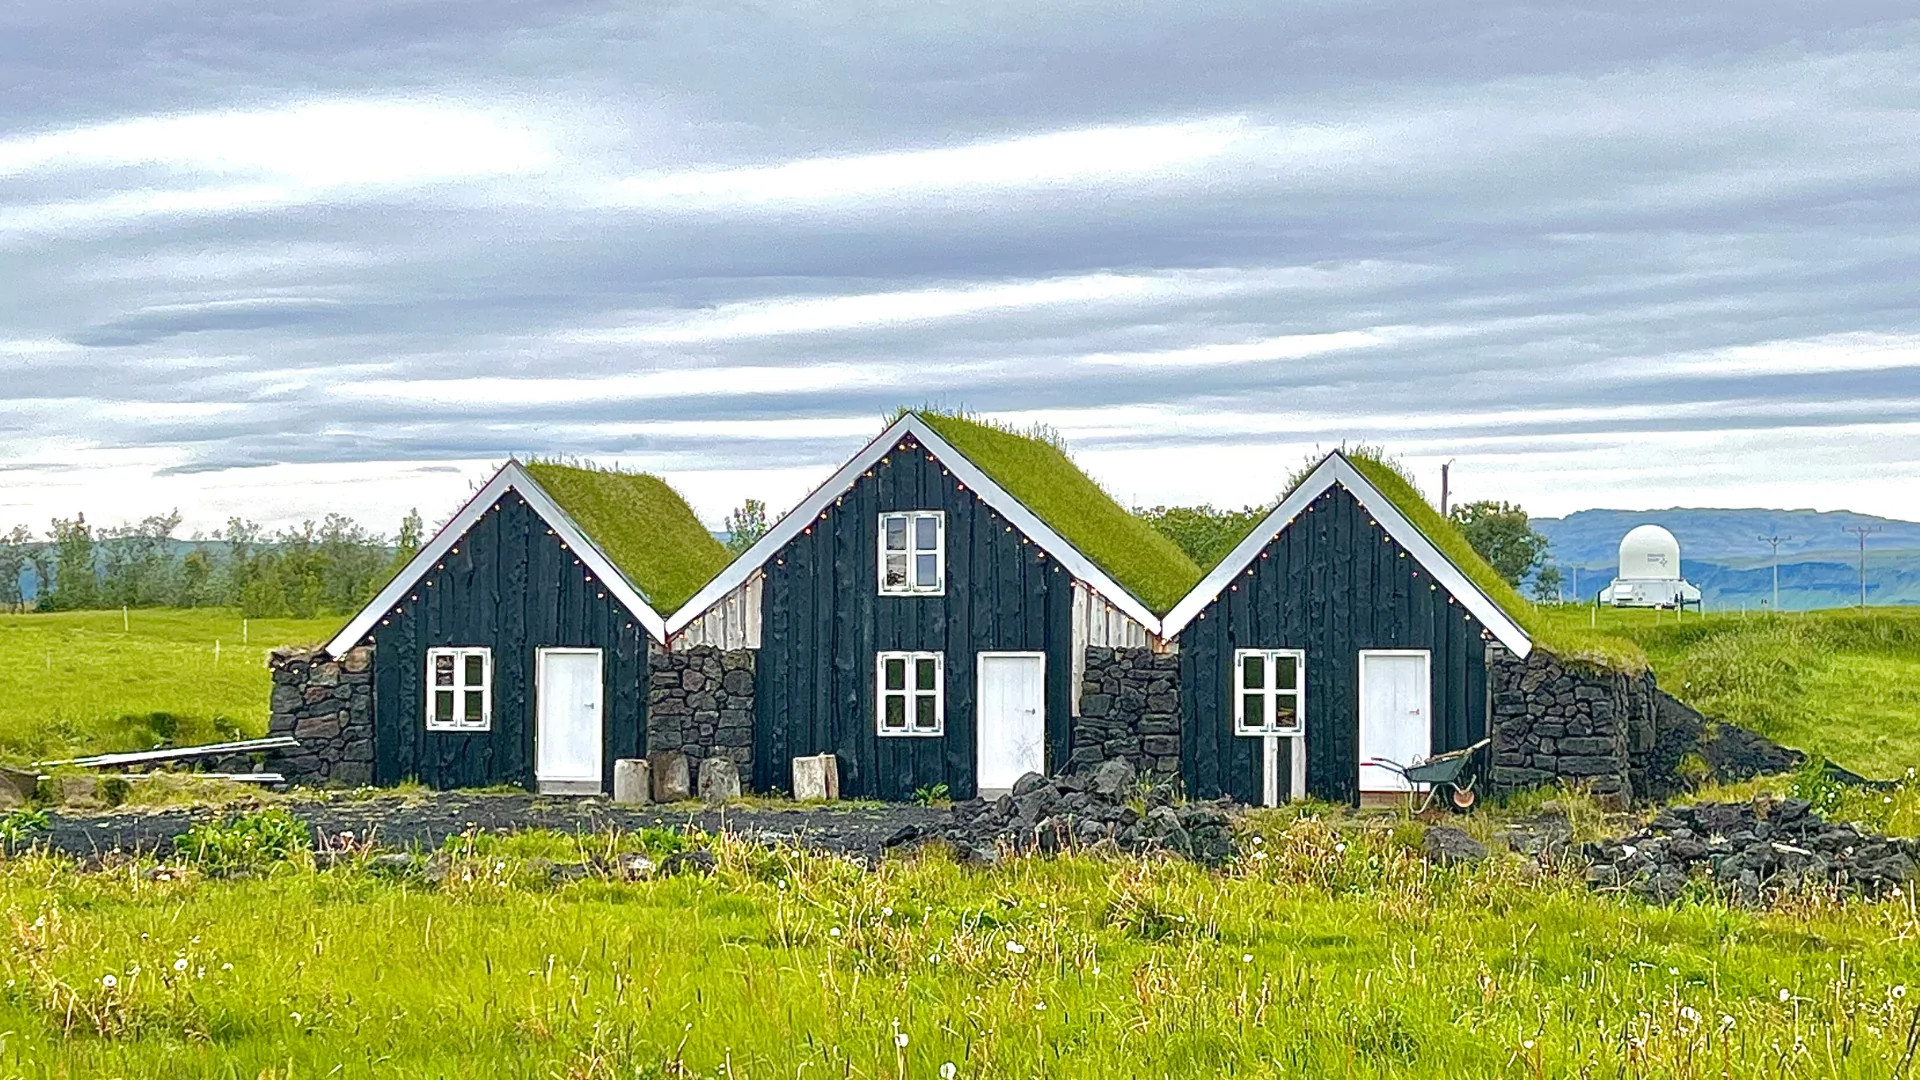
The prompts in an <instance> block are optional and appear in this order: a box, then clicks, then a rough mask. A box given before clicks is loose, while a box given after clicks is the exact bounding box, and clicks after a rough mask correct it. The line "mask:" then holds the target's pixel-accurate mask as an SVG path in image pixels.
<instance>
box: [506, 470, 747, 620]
mask: <svg viewBox="0 0 1920 1080" xmlns="http://www.w3.org/2000/svg"><path fill="white" fill-rule="evenodd" d="M526 469H527V472H528V474H529V475H531V476H532V477H533V479H534V481H535V482H536V483H538V484H539V485H540V486H541V487H542V488H544V489H545V490H546V492H547V494H548V495H550V496H552V497H553V501H554V502H556V503H559V504H560V508H561V509H562V510H565V511H566V512H567V516H568V517H571V518H572V519H573V521H574V524H576V525H578V526H579V527H580V530H581V531H582V532H584V533H586V534H587V537H588V538H589V539H591V540H592V541H593V542H594V543H595V544H597V545H599V548H600V550H601V551H603V552H605V553H606V556H607V558H609V559H612V560H613V564H614V565H615V566H617V567H619V568H620V572H621V573H622V574H625V575H626V576H627V580H628V581H630V582H632V583H633V587H634V588H636V589H638V590H640V595H642V596H644V597H646V598H647V602H648V603H649V604H652V605H653V607H654V610H656V611H660V612H669V611H672V610H674V609H675V608H678V607H679V606H680V605H682V604H684V603H686V602H687V601H688V600H689V599H691V598H692V596H693V594H694V593H696V592H698V591H699V590H700V587H701V586H702V585H705V584H706V583H707V582H708V581H709V580H711V579H712V578H713V576H714V575H715V574H718V573H719V572H720V571H721V570H723V569H725V568H726V565H727V563H729V562H731V561H732V559H733V556H732V554H731V553H729V552H728V551H727V549H726V547H725V546H724V545H722V544H721V543H720V541H718V540H716V539H714V538H713V534H712V533H710V532H708V531H707V527H706V526H705V525H702V524H701V523H700V519H699V518H698V517H696V516H695V515H694V512H693V508H692V507H691V506H688V505H687V501H686V500H685V499H683V498H681V497H680V493H679V492H677V491H675V490H673V488H672V486H670V485H669V484H668V483H667V482H666V481H665V480H662V479H660V478H659V477H657V476H651V475H649V474H647V473H629V472H617V471H613V470H608V469H593V468H582V467H580V466H577V465H564V464H561V463H559V462H552V461H534V462H530V463H528V464H527V466H526Z"/></svg>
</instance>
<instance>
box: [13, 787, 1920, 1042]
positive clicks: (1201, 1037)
mask: <svg viewBox="0 0 1920 1080" xmlns="http://www.w3.org/2000/svg"><path fill="white" fill-rule="evenodd" d="M1901 798H1902V800H1910V796H1908V795H1907V794H1906V793H1902V795H1901ZM1905 812H1906V813H1907V816H1908V817H1909V818H1910V817H1911V811H1910V808H1909V809H1908V810H1907V811H1905ZM1256 828H1257V829H1258V830H1259V833H1260V837H1261V838H1260V840H1259V841H1258V842H1253V841H1251V840H1250V841H1249V842H1248V844H1247V850H1250V851H1253V852H1255V854H1254V855H1252V856H1249V857H1245V858H1243V859H1242V860H1241V861H1240V862H1238V863H1237V864H1235V865H1233V866H1231V867H1229V868H1227V869H1225V870H1224V871H1208V870H1203V869H1200V868H1197V867H1194V866H1191V865H1188V864H1184V863H1178V862H1169V861H1159V860H1148V859H1133V858H1112V859H1102V858H1095V857H1086V856H1082V857H1072V858H1062V859H1013V860H1010V861H1008V862H1006V863H1004V864H1002V865H1000V866H998V867H995V868H992V869H987V870H973V869H963V868H960V867H956V866H954V865H952V864H951V863H949V862H947V861H946V860H944V859H943V858H942V857H940V856H938V855H926V856H923V857H915V858H910V859H906V860H899V861H892V862H888V863H886V864H883V865H882V866H881V867H880V868H879V869H878V870H877V871H867V870H864V869H861V868H859V867H857V866H855V865H853V864H851V863H848V862H846V861H844V860H841V859H838V858H833V857H827V856H818V855H808V854H803V853H797V852H791V851H768V850H764V849H757V848H752V847H747V846H745V845H741V844H737V843H730V842H718V843H716V844H715V851H716V853H717V854H718V856H719V860H720V866H719V870H718V872H717V873H715V874H714V875H713V876H712V877H708V878H699V877H691V876H683V877H676V878H671V879H664V880H654V881H642V882H633V883H625V882H619V881H615V880H608V879H604V878H596V879H588V880H582V881H576V882H573V883H570V884H565V885H559V886H555V885H552V884H549V883H548V882H547V880H546V876H545V874H544V873H542V872H541V871H540V867H539V865H538V864H535V863H532V862H530V861H528V860H529V859H531V858H533V857H543V858H550V859H554V860H556V861H572V860H578V859H580V858H581V857H582V855H583V854H588V853H593V854H602V855H604V854H606V853H607V852H608V851H610V850H612V849H614V848H623V849H632V848H648V847H651V848H652V850H653V851H654V853H655V854H656V855H657V854H660V845H661V844H662V843H671V842H672V838H663V837H660V836H651V837H649V836H625V837H611V836H609V837H597V838H595V837H590V838H586V839H585V840H580V839H576V838H568V837H559V836H554V835H552V834H526V835H521V836H518V837H513V838H508V839H492V838H480V839H479V840H477V841H467V842H464V843H456V844H455V845H454V848H455V850H454V854H453V857H452V860H451V862H450V863H449V864H448V865H447V867H446V873H445V876H444V879H443V880H442V881H441V882H440V883H439V884H431V883H429V882H428V881H426V880H423V879H421V878H417V877H416V878H402V879H397V880H396V879H392V878H386V877H382V876H380V875H378V874H376V873H373V872H371V871H370V870H368V869H362V868H354V867H336V868H335V869H333V870H329V871H324V872H318V871H315V870H313V869H311V868H310V866H309V865H306V864H305V863H303V862H302V861H301V860H300V859H298V858H296V860H295V861H294V862H292V863H283V864H279V866H278V868H277V870H274V871H272V872H261V873H259V874H257V875H256V876H254V877H250V878H243V879H239V880H231V879H225V880H223V879H214V878H209V877H207V876H205V875H204V874H203V873H202V872H200V871H199V870H197V869H195V868H192V867H189V868H187V869H186V870H185V871H184V872H180V873H177V874H173V875H169V876H168V879H162V880H156V879H155V877H154V875H152V874H150V873H146V872H143V870H142V868H141V867H140V866H137V865H136V866H129V867H126V868H123V869H120V870H117V871H109V872H101V873H87V874H82V873H77V872H75V871H74V870H73V869H72V868H71V866H69V865H67V864H63V863H58V862H55V861H52V860H47V859H39V858H26V859H16V860H12V861H8V862H4V863H0V913H3V914H4V921H5V927H6V928H5V930H4V931H0V933H4V935H5V937H6V947H5V949H4V950H3V951H0V980H4V990H0V1067H4V1069H5V1070H6V1075H9V1076H20V1077H77V1076H89V1077H90V1076H117V1077H162V1076H165V1077H202V1076H204V1077H275V1078H293V1077H309V1076H311V1077H323V1076H335V1075H337V1076H348V1077H374V1076H380V1077H385V1076H407V1077H455V1076H458V1077H461V1078H463V1080H483V1078H491V1077H502V1078H505V1077H513V1078H516V1080H518V1078H524V1077H569V1078H607V1080H612V1078H616V1077H617V1078H636V1077H691V1076H702V1077H706V1076H713V1077H794V1076H799V1077H807V1076H823V1077H824V1076H835V1077H894V1078H905V1077H925V1078H932V1077H947V1076H953V1077H1030V1076H1054V1077H1102V1078H1107V1077H1116V1076H1153V1077H1159V1076H1170V1077H1186V1076H1216V1075H1233V1076H1342V1077H1423V1078H1427V1077H1489V1076H1492V1077H1516V1078H1519V1077H1545V1076H1584V1077H1628V1076H1632V1077H1648V1076H1656V1077H1672V1078H1693V1077H1701V1078H1705V1077H1721V1076H1753V1077H1761V1076H1766V1077H1808V1078H1812V1077H1822V1078H1830V1077H1862V1078H1864V1077H1874V1078H1884V1077H1890V1076H1899V1075H1902V1073H1903V1071H1904V1069H1905V1068H1906V1067H1907V1066H1908V1064H1910V1063H1909V1062H1907V1061H1906V1059H1907V1057H1908V1047H1909V1039H1910V1036H1911V1033H1912V1031H1913V1030H1914V1025H1915V1024H1916V1023H1917V1022H1920V1020H1917V1019H1916V1017H1920V917H1917V916H1916V911H1915V908H1914V905H1913V902H1912V899H1911V897H1906V898H1901V899H1898V900H1888V901H1882V902H1876V903H1863V902H1855V903H1844V904H1842V903H1837V902H1835V901H1831V900H1825V899H1820V898H1803V899H1797V900H1793V901H1789V902H1786V903H1785V904H1784V905H1783V906H1780V907H1777V908H1775V909H1774V910H1770V911H1763V912H1748V911H1739V910H1732V909H1728V908H1726V907H1724V906H1722V905H1720V904H1719V903H1717V902H1714V901H1712V900H1708V899H1701V900H1698V901H1695V902H1689V903H1685V904H1682V905H1680V906H1678V907H1675V908H1671V909H1661V908H1651V907H1647V906H1645V905H1643V904H1640V903H1638V902H1635V901H1631V900H1626V899H1620V898H1615V897H1606V896H1595V895H1592V894H1590V893H1588V892H1587V891H1586V889H1585V888H1584V887H1583V886H1582V885H1581V884H1580V881H1579V877H1578V874H1577V872H1575V871H1572V870H1567V871H1560V870H1542V869H1539V868H1537V867H1535V866H1533V865H1532V864H1531V863H1528V862H1525V861H1522V860H1521V859H1520V858H1519V857H1517V856H1507V857H1503V858H1501V859H1498V860H1496V861H1494V862H1492V863H1489V864H1486V865H1483V866H1481V867H1477V868H1471V869H1465V868H1463V869H1434V868H1431V867H1429V866H1428V865H1427V864H1426V863H1425V862H1424V860H1422V859H1421V858H1420V857H1419V856H1418V855H1417V854H1416V853H1414V852H1413V850H1412V849H1411V847H1410V844H1411V843H1412V842H1413V841H1414V836H1415V832H1414V830H1415V829H1416V827H1415V826H1412V825H1409V824H1406V823H1401V824H1398V825H1392V824H1383V825H1381V826H1378V827H1372V828H1367V827H1356V826H1354V825H1352V824H1351V823H1349V824H1347V825H1345V826H1343V827H1335V826H1334V825H1333V824H1331V823H1329V822H1327V821H1322V820H1315V819H1312V818H1292V817H1289V816H1285V815H1283V814H1280V813H1270V814H1267V815H1265V816H1263V817H1262V818H1260V819H1259V821H1258V824H1257V825H1256ZM583 848H584V849H589V850H588V851H583V850H582V849H583ZM1908 987H1913V989H1914V990H1915V993H1913V994H1912V995H1911V996H1909V995H1908V992H1907V989H1908ZM949 1063H951V1066H950V1068H949Z"/></svg>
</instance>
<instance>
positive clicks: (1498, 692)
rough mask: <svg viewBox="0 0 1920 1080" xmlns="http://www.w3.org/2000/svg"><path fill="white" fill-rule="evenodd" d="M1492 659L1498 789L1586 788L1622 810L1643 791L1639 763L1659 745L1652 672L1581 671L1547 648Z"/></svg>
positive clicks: (1503, 653) (1492, 652) (1502, 653)
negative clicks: (1555, 784) (1636, 770)
mask: <svg viewBox="0 0 1920 1080" xmlns="http://www.w3.org/2000/svg"><path fill="white" fill-rule="evenodd" d="M1489 654H1490V656H1489V659H1490V662H1491V671H1490V673H1489V678H1490V679H1491V681H1492V684H1493V685H1492V690H1493V694H1492V699H1493V717H1492V735H1493V776H1492V780H1493V784H1494V786H1495V788H1497V789H1499V790H1503V791H1514V790H1519V789H1522V788H1528V787H1535V786H1538V785H1541V784H1547V783H1552V782H1555V781H1565V782H1573V783H1580V784H1584V785H1587V786H1588V787H1589V788H1590V790H1592V791H1593V793H1594V794H1595V795H1597V796H1599V797H1601V798H1602V799H1603V800H1606V801H1608V802H1611V803H1614V804H1615V805H1618V806H1621V807H1625V806H1626V804H1627V803H1628V802H1629V801H1630V800H1631V799H1632V798H1633V796H1634V793H1635V790H1636V787H1638V788H1639V789H1641V790H1644V789H1645V786H1646V780H1645V776H1644V774H1643V775H1642V776H1641V777H1640V783H1639V784H1638V785H1636V783H1635V776H1634V762H1635V759H1636V757H1638V758H1640V759H1641V760H1642V761H1644V760H1645V758H1646V755H1648V753H1649V752H1650V751H1652V749H1653V747H1654V734H1655V728H1654V714H1653V702H1654V696H1653V695H1654V686H1653V676H1652V675H1651V674H1650V673H1644V672H1643V673H1641V674H1639V675H1626V674H1623V673H1620V672H1612V671H1596V670H1590V669H1587V668H1584V667H1575V666H1571V665H1568V664H1567V663H1565V662H1564V661H1562V660H1561V659H1560V658H1558V657H1556V656H1554V655H1553V654H1551V653H1549V652H1547V651H1546V650H1544V649H1535V650H1533V652H1531V653H1530V654H1528V656H1527V657H1526V658H1525V659H1524V660H1523V659H1520V658H1519V657H1516V656H1514V655H1513V654H1512V653H1510V652H1507V651H1506V650H1504V649H1498V650H1497V651H1496V650H1495V649H1494V648H1492V647H1490V648H1489Z"/></svg>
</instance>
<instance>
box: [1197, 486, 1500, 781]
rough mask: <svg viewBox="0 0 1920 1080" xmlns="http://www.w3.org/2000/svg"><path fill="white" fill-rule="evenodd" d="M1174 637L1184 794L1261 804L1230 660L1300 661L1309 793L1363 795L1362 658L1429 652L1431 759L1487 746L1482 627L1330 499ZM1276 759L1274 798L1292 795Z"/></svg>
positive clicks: (1357, 511) (1346, 495) (1333, 495)
mask: <svg viewBox="0 0 1920 1080" xmlns="http://www.w3.org/2000/svg"><path fill="white" fill-rule="evenodd" d="M1247 569H1248V570H1250V571H1251V574H1248V573H1245V572H1243V573H1241V574H1239V575H1238V576H1236V577H1235V578H1234V583H1233V588H1231V589H1229V590H1227V591H1223V592H1222V593H1221V595H1220V596H1218V597H1216V598H1215V599H1214V601H1213V602H1212V603H1211V604H1209V605H1208V606H1207V607H1206V609H1205V611H1204V612H1203V614H1202V616H1201V617H1199V618H1197V619H1195V620H1194V621H1193V622H1192V623H1189V624H1188V625H1187V626H1186V628H1185V629H1183V630H1182V631H1181V632H1180V639H1179V642H1180V696H1181V702H1180V704H1181V711H1182V714H1183V715H1184V717H1185V722H1184V723H1183V725H1182V734H1181V741H1182V746H1181V761H1182V771H1183V774H1184V777H1183V778H1184V780H1185V783H1186V787H1187V791H1188V792H1189V793H1190V794H1192V795H1194V796H1197V797H1200V798H1213V797H1215V796H1218V795H1223V794H1225V795H1232V796H1233V797H1234V798H1236V799H1239V800H1241V801H1243V802H1248V803H1254V804H1258V803H1259V801H1260V798H1261V756H1260V755H1261V744H1262V742H1263V741H1264V740H1262V739H1258V738H1249V737H1243V736H1238V735H1235V734H1234V733H1233V697H1232V694H1233V676H1234V672H1233V653H1234V650H1235V649H1303V650H1305V651H1306V654H1307V684H1306V685H1307V791H1308V793H1309V794H1311V795H1313V796H1316V797H1319V798H1325V799H1333V800H1344V801H1352V800H1354V799H1356V798H1358V794H1359V769H1360V761H1359V749H1358V743H1359V731H1360V720H1359V716H1360V699H1359V678H1360V655H1359V654H1360V650H1362V649H1428V650H1431V651H1432V654H1433V663H1432V673H1433V709H1432V722H1433V732H1432V734H1433V749H1434V752H1435V753H1439V752H1440V751H1443V750H1451V749H1457V748H1459V747H1463V746H1469V745H1472V744H1473V743H1474V742H1477V741H1479V740H1480V739H1481V738H1482V737H1484V736H1485V734H1486V725H1487V677H1486V641H1485V639H1484V638H1483V637H1482V636H1481V630H1482V628H1481V626H1480V623H1479V621H1478V620H1475V619H1471V618H1469V617H1467V613H1466V609H1465V608H1463V607H1462V606H1461V605H1460V604H1459V603H1458V602H1457V601H1456V600H1455V599H1454V597H1453V596H1452V594H1451V593H1450V592H1449V591H1448V590H1447V589H1446V588H1445V587H1444V586H1441V585H1439V584H1438V583H1437V582H1436V581H1435V580H1434V579H1433V577H1432V576H1431V575H1430V574H1428V573H1427V571H1426V570H1425V569H1423V568H1422V567H1421V566H1420V564H1419V563H1418V562H1416V561H1415V560H1414V558H1413V557H1412V556H1411V555H1408V554H1406V553H1405V550H1404V549H1403V548H1401V547H1400V545H1398V544H1396V543H1394V542H1393V541H1392V539H1391V538H1390V537H1389V536H1388V535H1387V533H1386V530H1384V529H1382V528H1381V527H1380V526H1379V525H1378V524H1377V523H1375V522H1374V520H1373V518H1372V516H1371V515H1370V514H1369V513H1368V512H1367V510H1366V508H1365V507H1363V506H1361V505H1360V503H1359V501H1358V500H1357V499H1355V498H1354V497H1353V495H1352V493H1350V492H1348V491H1347V490H1346V489H1345V488H1343V487H1337V486H1336V487H1334V488H1332V489H1330V490H1329V491H1328V492H1327V493H1326V494H1324V495H1322V496H1321V497H1320V498H1318V499H1316V500H1314V501H1313V503H1311V504H1310V505H1309V507H1308V509H1306V510H1304V511H1302V512H1301V513H1300V515H1299V516H1298V517H1296V518H1295V519H1294V521H1293V523H1292V524H1291V525H1289V526H1287V527H1286V528H1285V529H1283V530H1281V532H1280V535H1279V536H1277V537H1275V538H1274V540H1273V542H1272V543H1270V544H1268V545H1267V547H1266V549H1265V551H1263V552H1262V553H1261V555H1260V557H1258V558H1256V559H1254V560H1253V563H1252V565H1251V566H1249V567H1248V568H1247ZM1285 760H1286V759H1285V758H1284V757H1283V758H1282V766H1283V767H1282V770H1281V778H1280V790H1281V796H1282V798H1286V797H1287V796H1288V795H1290V794H1291V793H1290V792H1288V791H1287V787H1288V781H1287V772H1286V769H1285V767H1284V763H1285Z"/></svg>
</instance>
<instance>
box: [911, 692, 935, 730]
mask: <svg viewBox="0 0 1920 1080" xmlns="http://www.w3.org/2000/svg"><path fill="white" fill-rule="evenodd" d="M933 705H934V701H933V695H932V694H920V695H918V696H916V697H915V698H914V699H913V706H914V715H913V726H914V727H917V728H919V729H920V730H921V731H933V730H936V729H937V728H939V726H940V720H939V718H938V717H936V716H934V714H933Z"/></svg>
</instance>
